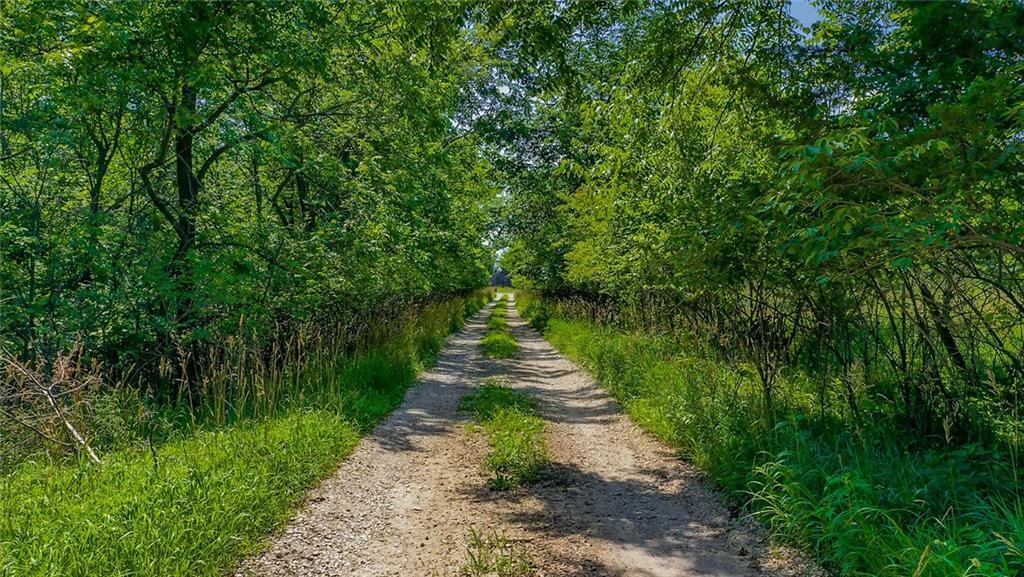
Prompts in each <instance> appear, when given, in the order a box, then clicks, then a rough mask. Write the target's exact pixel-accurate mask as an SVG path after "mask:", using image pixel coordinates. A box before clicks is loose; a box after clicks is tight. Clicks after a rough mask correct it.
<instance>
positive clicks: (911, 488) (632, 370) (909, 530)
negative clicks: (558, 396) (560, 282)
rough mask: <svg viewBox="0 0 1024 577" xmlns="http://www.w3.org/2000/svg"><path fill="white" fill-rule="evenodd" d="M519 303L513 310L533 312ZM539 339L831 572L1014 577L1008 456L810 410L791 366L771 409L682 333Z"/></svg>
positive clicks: (809, 395) (752, 377) (1016, 502)
mask: <svg viewBox="0 0 1024 577" xmlns="http://www.w3.org/2000/svg"><path fill="white" fill-rule="evenodd" d="M518 299H519V302H520V304H522V305H523V306H524V310H529V309H530V308H531V306H532V307H533V308H534V309H535V310H540V309H541V308H542V305H539V304H537V303H536V302H534V303H532V305H531V302H530V299H531V297H530V296H529V295H524V294H522V293H520V295H519V297H518ZM534 301H536V299H534ZM549 312H550V311H549ZM545 335H546V337H547V338H548V339H549V340H550V341H551V343H552V344H553V345H555V346H556V347H557V348H558V349H560V350H561V351H562V352H563V353H565V354H566V355H567V356H569V357H570V358H572V359H574V360H576V361H577V362H579V363H581V364H582V365H583V366H585V367H586V368H587V369H588V371H590V372H591V373H593V374H594V376H595V377H597V378H598V379H599V380H600V382H601V383H602V384H603V385H604V386H606V387H607V388H608V389H609V390H610V391H611V393H612V394H613V395H614V396H615V398H617V399H618V400H619V401H620V402H621V403H622V405H623V406H624V407H625V409H626V410H627V411H628V412H629V414H630V415H631V416H632V417H633V419H634V420H635V421H637V422H638V423H639V424H640V425H641V426H643V427H644V428H646V429H647V430H649V431H651V432H652V433H653V434H655V435H656V436H657V437H659V438H660V439H662V440H664V441H665V442H667V443H669V444H671V445H673V446H675V447H677V448H678V449H679V450H680V452H681V453H682V454H684V455H685V456H686V457H688V458H689V459H691V460H692V461H693V462H695V463H696V464H697V465H698V466H700V467H701V468H703V469H704V470H706V471H708V472H709V473H710V474H711V476H712V477H713V478H714V479H715V480H716V481H718V482H719V483H720V484H721V485H722V486H723V487H724V488H726V489H728V490H729V491H730V492H731V494H732V496H733V498H734V499H736V500H737V501H738V502H741V503H744V504H745V505H746V506H747V507H748V508H749V510H750V511H751V512H753V513H754V514H755V515H757V516H758V517H759V518H760V519H761V520H763V521H764V522H765V523H766V524H767V525H768V527H770V528H771V529H772V530H773V531H774V532H775V533H776V534H779V535H782V536H784V537H785V538H787V539H788V540H790V541H791V542H795V543H797V544H799V545H801V546H803V547H805V548H807V549H808V550H810V551H812V552H813V553H814V554H815V555H816V556H817V558H819V559H820V560H822V561H823V562H824V563H825V564H826V565H827V566H829V567H830V568H832V569H834V570H835V571H836V572H837V573H839V574H841V575H848V576H864V577H867V576H872V577H897V576H899V577H903V576H914V577H965V576H974V575H976V576H982V575H984V576H992V577H1011V576H1020V575H1024V555H1022V551H1024V505H1022V501H1021V488H1022V486H1021V484H1020V478H1019V472H1018V470H1017V467H1016V465H1015V463H1016V461H1015V458H1014V455H1013V453H1012V450H1010V449H1007V450H1001V449H999V448H996V447H983V446H980V445H962V446H946V447H935V448H930V449H921V448H917V447H915V445H914V444H912V443H905V442H903V440H901V439H899V438H894V436H893V435H892V434H891V433H887V432H885V431H887V429H884V428H880V430H872V429H870V428H866V427H862V428H860V429H855V428H852V427H850V426H847V424H846V423H844V422H842V420H841V417H840V415H841V414H842V413H838V412H837V413H822V412H820V410H815V409H817V408H818V407H819V403H818V402H819V401H820V399H819V398H818V397H817V395H818V393H819V389H818V388H817V387H816V386H815V383H814V382H812V381H810V380H809V379H807V378H806V377H802V376H801V375H800V374H797V373H792V374H787V375H786V376H785V377H784V379H783V382H781V383H779V386H778V388H777V390H778V392H779V397H778V399H777V402H776V405H775V407H774V412H773V413H771V414H769V413H767V412H766V408H765V405H764V403H763V402H761V395H760V382H759V381H758V379H757V376H756V374H755V370H754V369H753V368H752V367H749V366H745V365H743V364H735V363H730V362H727V361H725V360H722V359H721V358H720V357H719V356H717V355H716V354H715V352H714V350H713V349H710V348H706V347H703V346H701V345H700V344H699V342H697V341H693V340H687V339H679V338H668V337H664V336H661V337H659V336H653V335H649V334H645V333H640V332H625V331H622V330H615V329H612V328H609V327H606V326H602V325H600V324H597V323H595V322H592V321H582V320H571V319H565V318H552V319H550V321H548V322H547V330H546V331H545ZM836 404H839V405H841V404H842V401H841V400H836Z"/></svg>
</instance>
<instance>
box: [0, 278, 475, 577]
mask: <svg viewBox="0 0 1024 577" xmlns="http://www.w3.org/2000/svg"><path fill="white" fill-rule="evenodd" d="M482 302H484V301H481V300H479V299H476V298H473V299H469V300H466V301H463V300H457V301H455V302H453V303H449V304H445V305H443V306H438V307H435V308H434V309H431V311H426V312H425V313H424V315H423V316H421V318H420V322H419V323H415V324H413V325H410V326H409V327H407V330H403V331H400V334H398V335H396V337H395V338H393V339H390V340H389V342H388V343H385V344H384V345H382V346H379V347H377V348H375V349H372V350H367V351H364V352H362V353H358V354H356V355H354V356H352V357H349V358H344V359H336V362H335V363H333V364H317V363H313V364H305V365H302V366H295V367H293V368H292V369H291V370H290V372H289V376H288V379H289V380H290V381H291V384H292V386H291V388H290V389H288V390H282V391H280V392H279V394H280V395H281V398H280V399H279V400H278V401H277V403H278V404H277V405H275V407H276V409H274V411H273V412H272V413H269V414H267V415H266V416H261V417H259V418H242V416H241V414H240V413H239V412H238V411H231V410H229V409H228V408H223V409H222V410H223V411H224V412H223V413H220V412H218V409H217V408H216V407H206V408H204V409H203V410H202V411H199V412H198V413H197V414H193V415H192V416H191V418H192V419H194V420H195V425H194V426H193V427H192V428H191V429H185V428H182V427H180V426H176V425H174V423H173V422H172V424H171V425H168V427H169V429H170V433H167V434H166V435H165V436H166V437H167V438H166V439H165V440H163V441H162V442H159V443H145V442H143V443H137V444H132V445H129V446H126V447H124V448H122V449H120V450H116V451H110V452H107V453H106V454H104V456H103V463H102V464H101V465H99V466H95V465H92V464H91V463H89V462H87V461H85V460H84V459H83V460H80V461H77V462H72V463H68V462H66V461H62V460H59V459H57V460H47V459H44V458H39V459H37V460H34V461H25V462H22V463H20V464H19V465H17V466H16V467H15V469H14V471H13V473H11V474H8V475H5V476H3V477H0V519H2V520H3V521H2V522H0V575H4V576H8V575H9V576H12V577H13V576H18V577H21V576H39V577H43V576H46V577H59V576H64V575H67V576H79V575H104V576H126V577H127V576H132V577H136V576H138V577H142V576H153V577H157V576H169V577H175V576H186V575H187V576H211V577H213V576H218V577H219V576H222V575H224V574H225V572H226V571H228V570H229V569H230V568H231V567H232V566H233V565H234V564H235V563H236V562H237V560H238V559H239V558H240V557H241V556H242V555H244V554H246V553H247V552H250V551H252V550H254V549H256V548H257V547H258V546H259V545H260V544H261V543H262V542H263V539H264V536H265V535H266V534H267V533H268V532H269V531H271V530H272V529H273V528H274V527H276V526H278V525H280V523H281V522H283V520H284V519H286V518H287V516H288V514H289V512H290V511H291V510H292V508H293V507H294V506H295V505H296V504H297V503H298V502H299V501H300V500H301V499H302V497H303V494H304V490H305V489H307V488H309V487H311V486H312V485H314V484H315V483H316V482H317V481H319V480H320V479H322V478H323V477H324V476H325V475H326V474H328V473H329V472H330V471H331V470H333V469H334V468H335V467H336V466H337V463H338V462H339V461H340V460H341V459H342V458H344V457H345V456H346V455H348V454H349V453H350V452H351V451H352V449H353V448H354V447H355V445H356V444H357V442H358V440H359V438H360V436H361V435H362V434H363V433H365V432H366V431H368V430H370V429H372V427H373V426H374V425H375V424H376V423H377V422H378V421H379V420H380V419H381V418H382V417H384V416H385V415H386V414H387V413H388V412H390V411H391V410H392V409H393V408H394V407H395V406H397V405H398V404H399V403H401V400H402V398H403V397H404V393H405V390H406V389H407V388H408V386H409V385H410V384H411V383H412V381H413V380H414V378H415V375H416V373H417V371H418V370H419V369H420V368H421V367H422V366H423V364H425V363H428V362H430V360H431V359H433V358H435V357H436V355H437V352H438V351H439V350H440V348H441V345H442V344H443V342H444V340H445V337H446V335H447V334H448V333H449V332H450V331H451V330H453V329H455V328H458V326H460V325H461V322H462V320H463V319H464V317H465V315H466V314H468V313H471V312H473V311H474V310H476V309H478V308H479V306H480V305H481V304H482ZM464 303H465V304H464ZM232 401H234V402H235V404H240V403H238V401H237V398H236V397H226V398H225V399H221V402H224V403H226V404H229V405H230V404H232ZM250 401H251V400H250ZM126 404H127V405H128V406H131V405H130V403H126ZM266 407H268V408H267V409H266V410H268V411H269V410H270V408H269V407H270V406H269V405H266ZM115 414H118V413H115ZM168 418H169V419H170V417H168ZM171 420H172V421H173V419H171Z"/></svg>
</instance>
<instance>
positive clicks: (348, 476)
mask: <svg viewBox="0 0 1024 577" xmlns="http://www.w3.org/2000/svg"><path fill="white" fill-rule="evenodd" d="M489 314H490V307H488V308H486V309H484V310H483V311H481V313H480V314H478V315H477V316H475V317H474V318H473V319H471V320H470V321H469V322H468V323H467V325H466V328H465V329H464V330H463V331H462V332H460V333H459V334H457V335H455V336H454V337H452V339H450V341H449V343H448V345H447V346H446V347H445V349H444V351H443V352H442V355H441V358H440V360H439V362H438V364H437V366H436V367H435V368H433V369H432V370H430V371H429V372H427V373H425V374H424V375H423V376H422V377H421V379H420V381H419V384H418V386H417V387H415V388H414V389H412V390H411V391H410V392H409V394H408V396H407V397H406V400H405V402H404V403H403V404H402V406H401V407H400V408H399V409H398V410H396V411H395V413H393V414H392V415H391V417H390V418H389V419H388V420H387V421H385V422H384V423H383V424H382V425H380V426H379V427H378V428H377V429H376V430H375V431H374V433H373V434H372V435H370V436H369V437H367V438H366V439H364V440H363V442H362V443H361V444H360V446H359V447H358V448H357V449H356V451H355V453H354V454H353V455H352V456H351V457H350V458H349V459H347V460H346V461H345V462H344V463H343V464H342V465H341V467H340V468H339V470H338V471H337V472H336V473H335V474H334V475H333V476H331V477H330V478H329V479H328V480H327V481H326V482H324V483H323V484H322V485H321V486H320V487H319V488H317V489H316V490H315V491H314V492H313V493H312V495H311V497H310V499H309V502H308V503H307V505H306V506H305V507H304V508H303V509H302V510H301V511H300V512H299V513H298V514H297V515H296V516H295V518H294V519H292V521H291V522H290V523H289V525H288V526H287V527H286V528H285V529H284V531H283V532H281V533H280V534H278V535H276V536H275V537H274V538H273V540H272V544H271V546H270V547H269V549H268V550H267V551H266V552H264V553H263V554H261V555H258V556H256V557H253V558H251V559H248V560H247V561H246V562H244V563H243V564H242V566H241V567H240V569H239V571H238V575H239V576H248V575H268V576H284V575H289V576H292V575H294V576H298V575H302V576H321V575H323V576H326V575H331V576H360V577H364V576H365V577H373V576H383V575H399V576H410V577H419V576H423V577H432V576H444V577H448V576H456V575H458V574H459V567H460V566H461V565H462V562H463V559H464V557H465V548H466V542H467V537H468V534H469V531H470V529H471V528H474V529H476V530H478V531H484V532H489V531H498V532H500V533H503V534H505V535H508V537H509V538H510V539H511V540H512V541H513V542H514V543H516V544H517V547H518V548H520V549H522V550H524V551H526V552H527V553H528V554H529V555H530V556H531V557H532V558H533V560H534V563H535V565H536V566H537V568H538V575H542V576H565V577H584V576H622V577H626V576H629V577H674V576H705V575H715V576H723V577H733V576H736V577H739V576H743V577H747V576H751V577H752V576H758V575H802V574H805V573H808V572H809V571H810V570H809V569H806V568H805V567H807V566H808V565H807V564H806V563H804V562H796V561H794V560H793V559H791V558H790V556H789V555H788V554H785V553H784V552H783V553H782V554H780V552H779V550H773V551H771V552H770V553H769V552H768V550H767V548H766V547H764V546H763V539H762V536H761V532H760V531H759V530H758V528H757V527H756V526H753V525H752V524H751V523H746V524H739V523H737V522H736V521H735V520H734V519H732V518H731V517H730V516H729V515H728V513H727V512H726V511H725V509H724V508H723V507H722V506H721V505H720V504H719V502H718V499H717V496H716V495H715V494H714V492H713V491H711V490H710V489H709V488H708V487H707V486H706V484H705V483H704V481H703V480H702V479H701V477H700V475H699V474H697V473H696V472H694V471H693V469H692V468H691V467H689V466H688V465H686V464H685V463H683V462H681V461H680V460H679V459H677V458H676V457H675V456H674V455H673V454H672V453H671V452H670V451H668V450H667V449H666V448H664V447H663V446H662V445H660V444H659V443H657V442H656V441H654V440H652V439H651V438H649V437H648V436H647V435H645V434H644V433H643V432H641V431H640V430H638V429H637V428H636V427H635V426H633V425H632V424H631V423H630V421H629V420H628V419H627V418H626V417H624V416H623V415H622V414H621V412H620V411H619V409H618V407H617V406H616V405H615V403H614V402H613V401H612V400H610V399H609V398H608V396H607V395H606V394H605V393H604V392H603V391H602V390H601V389H600V388H599V387H597V386H596V385H595V384H594V383H593V382H592V381H591V380H590V379H589V378H588V377H587V376H586V375H585V374H584V373H583V372H582V371H580V370H579V369H578V368H577V367H575V365H573V364H572V363H570V362H569V361H568V360H566V359H565V358H564V357H563V356H562V355H560V354H559V353H558V352H557V351H555V350H554V349H553V348H552V347H551V346H550V345H549V344H548V343H547V342H546V341H544V339H543V338H541V337H540V336H539V335H538V334H537V333H536V332H534V331H533V330H532V329H530V328H529V327H528V326H526V325H525V324H524V323H523V322H522V321H521V320H520V319H519V317H518V316H517V315H516V313H515V309H514V308H512V309H510V324H511V326H512V331H513V333H514V334H515V336H516V338H517V340H518V341H519V345H520V353H519V355H518V357H517V358H516V359H512V360H508V361H492V360H488V359H485V358H483V357H482V356H481V354H480V347H479V341H480V339H481V338H482V337H483V335H484V333H485V332H486V327H485V322H486V319H487V316H488V315H489ZM502 374H503V375H507V376H508V377H509V379H510V384H511V386H513V387H516V388H518V389H520V390H522V391H524V392H526V393H527V394H530V395H532V396H533V397H534V398H536V399H537V401H538V404H539V407H540V410H541V413H542V415H543V417H544V418H545V419H546V420H547V421H548V422H549V436H548V442H549V445H550V449H551V454H552V455H551V456H552V460H553V462H554V466H553V467H552V471H551V474H550V475H549V476H548V479H547V480H546V481H544V482H542V483H540V484H539V485H535V486H533V487H529V488H526V489H521V490H518V491H513V492H505V493H501V492H497V493H496V492H492V491H490V490H488V489H487V487H486V484H487V478H486V477H485V475H484V473H483V471H482V469H481V464H482V463H483V460H484V457H485V455H486V453H487V446H486V444H485V443H484V442H483V441H482V439H480V438H479V436H477V435H474V434H472V433H470V432H468V431H467V429H466V427H465V426H464V425H465V417H464V415H461V414H459V412H458V411H457V407H458V400H459V398H461V397H462V396H463V395H464V394H465V393H467V392H468V391H469V390H470V389H471V388H472V387H474V386H476V385H478V384H479V383H480V382H482V381H483V380H484V379H485V378H486V377H488V376H491V375H502Z"/></svg>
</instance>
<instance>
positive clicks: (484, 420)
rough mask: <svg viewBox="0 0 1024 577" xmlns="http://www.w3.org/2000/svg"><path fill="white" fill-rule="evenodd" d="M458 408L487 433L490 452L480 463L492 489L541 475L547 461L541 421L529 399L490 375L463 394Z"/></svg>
mask: <svg viewBox="0 0 1024 577" xmlns="http://www.w3.org/2000/svg"><path fill="white" fill-rule="evenodd" d="M459 408H460V409H461V410H463V411H468V412H470V413H472V415H473V419H474V421H475V422H476V424H477V426H479V427H480V429H481V430H482V431H483V433H484V434H485V435H487V440H488V442H489V443H490V445H491V453H490V454H489V455H488V456H487V461H486V463H485V464H484V466H485V467H486V468H487V470H488V471H490V472H491V474H492V475H493V478H492V479H491V481H490V487H491V488H492V489H494V490H496V491H505V490H508V489H514V488H516V487H519V486H522V485H528V484H531V483H535V482H537V481H538V480H540V479H541V477H542V474H543V471H544V467H545V466H546V465H547V464H548V456H547V443H546V441H545V440H544V421H543V420H542V419H541V418H540V417H538V416H537V412H536V408H535V406H534V403H533V401H532V400H531V399H529V398H528V397H526V396H525V395H523V394H522V393H519V392H517V391H515V390H514V389H511V388H509V387H508V386H507V385H504V384H502V382H501V380H500V379H498V378H493V377H492V378H491V379H488V381H487V382H486V383H485V384H483V385H481V386H480V387H479V388H478V389H476V390H475V391H473V392H472V393H470V394H469V395H466V396H465V397H463V399H462V400H461V402H460V405H459Z"/></svg>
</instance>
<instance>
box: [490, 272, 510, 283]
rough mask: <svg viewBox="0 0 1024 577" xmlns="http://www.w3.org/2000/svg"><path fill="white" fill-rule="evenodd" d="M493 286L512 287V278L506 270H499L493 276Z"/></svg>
mask: <svg viewBox="0 0 1024 577" xmlns="http://www.w3.org/2000/svg"><path fill="white" fill-rule="evenodd" d="M491 286H508V287H510V286H512V277H510V276H509V275H508V272H506V271H505V270H504V269H500V268H499V269H498V270H496V271H494V274H492V275H491Z"/></svg>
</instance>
